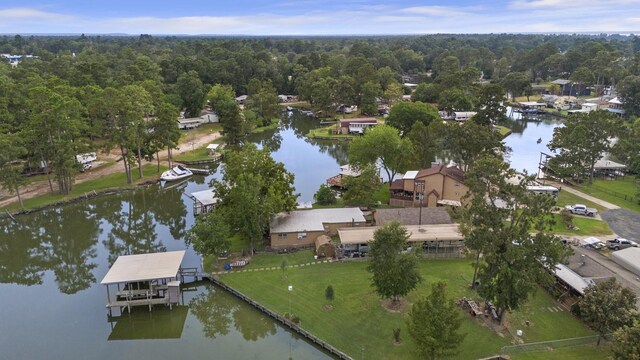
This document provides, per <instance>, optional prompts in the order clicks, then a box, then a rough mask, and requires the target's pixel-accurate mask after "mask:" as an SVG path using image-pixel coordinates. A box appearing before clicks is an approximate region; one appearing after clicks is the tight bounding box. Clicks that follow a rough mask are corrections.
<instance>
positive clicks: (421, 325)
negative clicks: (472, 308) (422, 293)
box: [407, 281, 465, 359]
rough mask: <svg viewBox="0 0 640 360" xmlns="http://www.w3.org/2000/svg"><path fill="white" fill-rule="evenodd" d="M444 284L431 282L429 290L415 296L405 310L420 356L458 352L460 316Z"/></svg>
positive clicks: (410, 333)
mask: <svg viewBox="0 0 640 360" xmlns="http://www.w3.org/2000/svg"><path fill="white" fill-rule="evenodd" d="M446 287H447V284H446V283H445V282H442V281H440V282H437V283H435V284H432V285H431V292H430V293H429V295H427V296H426V297H424V298H422V299H420V300H418V301H417V302H416V303H415V304H413V306H412V307H411V310H410V311H409V319H408V320H407V328H408V330H409V335H411V338H413V341H414V342H415V343H416V345H417V350H418V353H419V354H420V357H422V358H425V359H439V358H442V357H443V356H452V355H456V354H457V353H458V350H457V348H458V346H460V343H461V342H462V340H464V337H465V335H463V334H460V332H459V330H460V325H462V318H461V317H460V310H459V309H458V306H456V304H455V302H454V301H453V300H451V299H449V298H448V297H447V291H446Z"/></svg>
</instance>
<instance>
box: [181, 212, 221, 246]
mask: <svg viewBox="0 0 640 360" xmlns="http://www.w3.org/2000/svg"><path fill="white" fill-rule="evenodd" d="M224 211H225V210H224V209H216V210H215V211H213V212H211V213H208V214H204V215H202V216H200V217H198V218H197V221H196V223H195V224H194V225H193V227H192V228H191V229H190V230H189V232H188V233H187V237H186V242H187V244H191V245H193V249H194V250H195V251H197V252H198V253H199V254H202V255H204V256H207V255H215V256H224V255H227V254H228V252H229V246H230V242H229V238H230V237H231V229H230V228H229V224H228V222H227V216H225V214H224Z"/></svg>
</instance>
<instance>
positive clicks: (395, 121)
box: [386, 101, 440, 136]
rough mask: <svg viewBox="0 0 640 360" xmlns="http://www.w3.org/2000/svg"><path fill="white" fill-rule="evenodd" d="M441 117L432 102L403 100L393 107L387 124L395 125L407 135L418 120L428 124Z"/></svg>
mask: <svg viewBox="0 0 640 360" xmlns="http://www.w3.org/2000/svg"><path fill="white" fill-rule="evenodd" d="M439 119H440V115H439V114H438V110H437V109H436V108H435V107H433V106H432V105H430V104H425V103H422V102H420V101H417V102H414V103H412V102H401V103H398V104H396V105H394V106H393V107H391V111H390V112H389V117H388V118H387V121H386V124H388V125H391V126H393V127H394V128H396V129H398V130H399V131H400V133H401V134H403V136H406V135H407V134H408V133H409V131H410V130H411V128H412V127H413V124H415V123H416V122H420V123H422V124H423V125H425V126H427V125H429V124H430V123H431V122H433V121H436V120H439Z"/></svg>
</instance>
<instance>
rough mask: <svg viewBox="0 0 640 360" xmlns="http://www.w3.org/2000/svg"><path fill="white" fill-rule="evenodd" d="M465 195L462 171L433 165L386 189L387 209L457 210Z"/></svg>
mask: <svg viewBox="0 0 640 360" xmlns="http://www.w3.org/2000/svg"><path fill="white" fill-rule="evenodd" d="M467 191H469V188H468V187H467V186H466V185H465V184H464V171H462V170H461V169H460V168H458V167H446V166H444V165H435V166H432V167H431V168H429V169H422V170H419V171H417V170H412V171H407V172H406V173H405V174H404V175H403V176H402V178H401V179H398V180H396V181H394V182H393V183H391V186H390V187H389V192H390V195H391V197H390V199H389V205H391V206H398V207H417V206H420V199H421V198H422V206H424V207H436V206H445V205H450V206H460V205H461V204H462V203H461V202H462V197H463V196H464V195H465V194H466V193H467Z"/></svg>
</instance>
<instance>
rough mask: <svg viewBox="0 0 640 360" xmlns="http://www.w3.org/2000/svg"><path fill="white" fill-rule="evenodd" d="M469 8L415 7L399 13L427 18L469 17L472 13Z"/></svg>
mask: <svg viewBox="0 0 640 360" xmlns="http://www.w3.org/2000/svg"><path fill="white" fill-rule="evenodd" d="M468 10H470V9H469V8H461V7H452V6H413V7H408V8H404V9H400V10H399V12H401V13H407V14H414V15H427V16H467V15H471V14H472V13H471V12H470V11H468Z"/></svg>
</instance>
